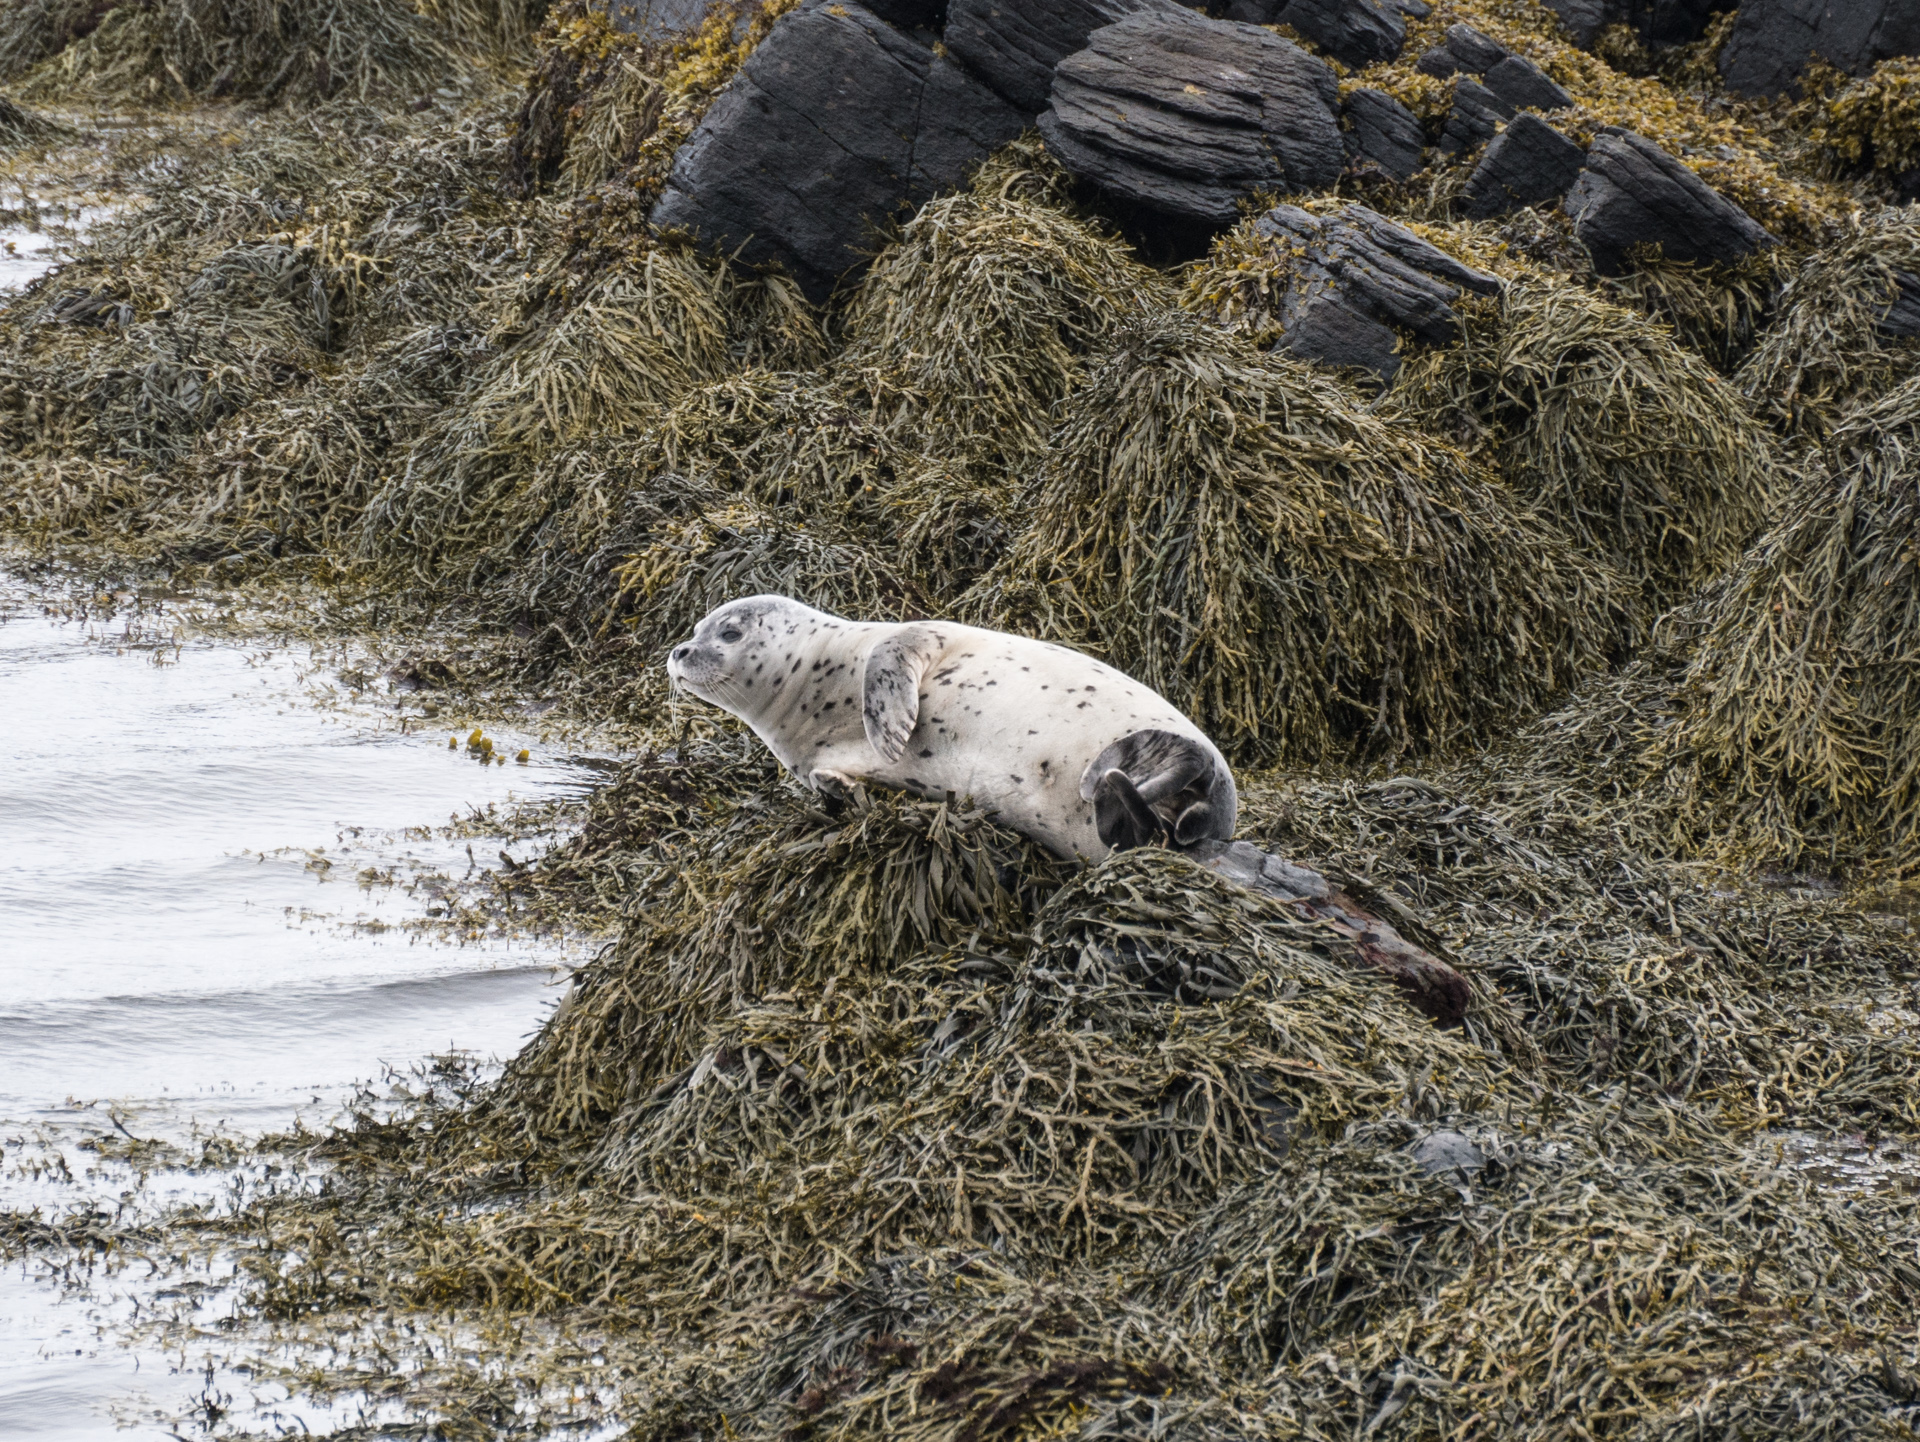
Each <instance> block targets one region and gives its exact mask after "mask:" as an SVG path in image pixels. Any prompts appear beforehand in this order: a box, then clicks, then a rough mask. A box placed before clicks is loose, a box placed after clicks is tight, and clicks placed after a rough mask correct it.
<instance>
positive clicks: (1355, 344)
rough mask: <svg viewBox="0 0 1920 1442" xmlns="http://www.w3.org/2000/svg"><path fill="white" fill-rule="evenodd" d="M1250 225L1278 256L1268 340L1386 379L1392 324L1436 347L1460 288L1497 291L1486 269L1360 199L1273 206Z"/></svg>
mask: <svg viewBox="0 0 1920 1442" xmlns="http://www.w3.org/2000/svg"><path fill="white" fill-rule="evenodd" d="M1254 228H1255V230H1256V231H1257V232H1258V233H1259V234H1261V235H1264V236H1266V237H1268V238H1269V239H1270V240H1272V241H1274V242H1276V243H1277V244H1278V245H1280V246H1281V247H1282V248H1283V254H1284V255H1285V256H1286V258H1287V262H1288V265H1287V269H1288V271H1289V272H1290V273H1289V275H1288V283H1287V289H1286V293H1285V295H1284V296H1283V297H1282V299H1281V302H1280V305H1279V308H1278V319H1279V322H1280V326H1281V332H1282V334H1281V339H1280V341H1279V343H1278V348H1279V349H1282V350H1284V351H1286V352H1287V353H1288V354H1290V355H1295V356H1299V357H1300V358H1301V359H1303V360H1314V361H1319V362H1321V363H1323V364H1326V365H1335V366H1351V367H1358V368H1363V369H1366V370H1370V371H1373V372H1374V373H1375V374H1377V375H1380V376H1383V377H1391V376H1392V375H1393V374H1394V373H1395V372H1396V371H1397V370H1398V369H1399V367H1400V357H1399V355H1398V353H1397V351H1398V347H1399V343H1400V332H1402V331H1408V332H1411V333H1412V334H1413V335H1414V337H1415V338H1417V339H1419V340H1421V341H1425V342H1427V343H1428V344H1432V345H1446V344H1448V343H1450V342H1452V341H1453V340H1455V339H1457V338H1458V336H1459V331H1460V318H1459V316H1458V315H1457V314H1456V313H1455V311H1454V308H1453V303H1454V302H1455V301H1456V300H1458V299H1459V298H1460V293H1461V291H1463V290H1471V291H1473V292H1475V293H1476V294H1480V295H1492V294H1494V293H1495V292H1497V291H1498V290H1499V289H1500V282H1499V280H1498V279H1497V278H1496V277H1494V276H1491V275H1486V274H1484V273H1482V272H1480V271H1477V270H1474V269H1473V268H1472V267H1471V266H1466V265H1462V264H1461V263H1460V262H1459V261H1457V260H1455V259H1454V258H1453V257H1452V256H1450V255H1448V254H1447V253H1446V252H1445V251H1443V250H1440V249H1438V248H1437V247H1435V246H1433V245H1430V244H1428V243H1427V242H1426V241H1424V240H1422V239H1420V237H1419V236H1417V235H1415V234H1414V233H1413V232H1412V231H1410V230H1408V229H1406V228H1405V227H1404V226H1399V225H1395V224H1394V223H1393V222H1392V221H1390V220H1388V219H1387V218H1386V217H1385V216H1383V215H1380V214H1378V213H1376V212H1375V211H1371V210H1368V209H1367V208H1366V207H1365V206H1359V205H1349V206H1347V207H1345V208H1344V209H1343V210H1341V211H1340V212H1339V213H1338V214H1336V215H1332V216H1317V215H1313V214H1311V213H1309V212H1308V211H1305V210H1301V209H1300V208H1299V207H1298V206H1292V205H1278V206H1275V207H1274V208H1273V209H1272V210H1270V211H1268V212H1267V213H1266V214H1265V215H1263V216H1261V217H1260V219H1259V220H1258V221H1256V222H1255V223H1254Z"/></svg>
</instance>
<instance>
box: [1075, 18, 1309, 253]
mask: <svg viewBox="0 0 1920 1442" xmlns="http://www.w3.org/2000/svg"><path fill="white" fill-rule="evenodd" d="M1338 101H1339V92H1338V89H1337V87H1336V85H1335V83H1334V79H1333V74H1332V72H1331V71H1329V70H1328V69H1327V67H1326V66H1325V65H1324V64H1322V63H1321V62H1320V61H1318V60H1316V59H1314V58H1313V57H1312V56H1311V55H1308V54H1307V53H1306V52H1305V51H1304V50H1302V49H1301V48H1300V47H1299V46H1297V45H1294V44H1292V43H1290V42H1289V41H1286V40H1283V39H1281V38H1280V37H1279V36H1278V35H1275V34H1273V33H1272V32H1271V31H1268V30H1262V29H1260V28H1259V27H1257V26H1253V25H1245V24H1239V23H1236V22H1233V21H1225V20H1209V19H1206V18H1205V17H1203V16H1200V15H1196V14H1194V13H1193V12H1192V11H1187V10H1180V11H1175V12H1172V13H1170V14H1155V15H1141V16H1136V17H1134V18H1132V19H1129V20H1123V21H1120V22H1119V23H1118V24H1114V25H1108V26H1104V27H1103V28H1101V29H1099V30H1096V31H1094V32H1093V34H1092V35H1090V36H1088V37H1087V47H1086V49H1084V50H1082V51H1080V52H1079V53H1078V54H1075V55H1071V56H1069V57H1067V58H1066V59H1065V60H1063V61H1061V62H1060V65H1059V67H1058V68H1057V69H1056V70H1055V72H1054V78H1053V93H1052V102H1051V104H1050V105H1049V106H1048V108H1047V111H1046V113H1045V114H1044V115H1042V116H1041V117H1040V119H1039V122H1038V123H1039V127H1040V133H1041V134H1042V135H1043V136H1044V137H1046V142H1047V147H1048V149H1050V150H1052V151H1053V152H1054V154H1055V155H1057V156H1058V157H1059V158H1060V161H1061V163H1062V164H1064V165H1065V166H1066V167H1067V169H1068V170H1070V171H1072V172H1073V173H1074V174H1075V175H1078V176H1081V177H1082V178H1084V179H1086V180H1089V181H1091V182H1092V183H1093V184H1095V185H1097V186H1099V187H1100V188H1101V189H1103V190H1105V191H1107V192H1109V193H1110V194H1113V195H1115V196H1117V197H1119V198H1120V199H1122V200H1124V201H1127V202H1130V203H1132V204H1134V205H1138V206H1143V207H1145V208H1147V209H1148V210H1152V211H1157V212H1160V213H1162V214H1165V215H1171V216H1183V217H1189V218H1191V219H1194V220H1197V221H1202V222H1205V223H1207V224H1210V225H1227V224H1230V223H1232V221H1233V220H1234V219H1235V218H1236V217H1237V215H1238V214H1239V208H1238V202H1239V200H1240V198H1241V197H1242V196H1244V195H1246V194H1248V193H1249V192H1250V191H1252V190H1255V189H1257V188H1259V187H1262V186H1268V187H1272V188H1274V189H1287V190H1306V189H1317V188H1320V187H1324V186H1329V185H1332V184H1333V183H1334V182H1335V181H1336V180H1337V179H1338V178H1339V176H1340V171H1341V164H1342V159H1343V155H1344V147H1343V145H1342V142H1341V136H1340V127H1339V122H1338V121H1337V120H1336V119H1335V116H1334V111H1335V107H1336V106H1337V104H1338Z"/></svg>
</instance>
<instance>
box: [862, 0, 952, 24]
mask: <svg viewBox="0 0 1920 1442" xmlns="http://www.w3.org/2000/svg"><path fill="white" fill-rule="evenodd" d="M866 6H867V9H869V10H871V11H872V12H873V13H874V14H875V15H878V16H879V17H880V18H881V19H882V20H884V21H886V22H887V24H889V25H891V26H893V27H894V29H896V30H909V31H917V30H935V31H937V30H939V29H941V28H942V27H943V26H945V25H946V23H947V0H866Z"/></svg>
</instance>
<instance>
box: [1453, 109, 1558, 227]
mask: <svg viewBox="0 0 1920 1442" xmlns="http://www.w3.org/2000/svg"><path fill="white" fill-rule="evenodd" d="M1585 163H1586V154H1585V152H1584V151H1582V150H1581V149H1580V147H1579V146H1578V145H1576V144H1574V143H1573V141H1571V140H1569V139H1567V137H1566V136H1564V135H1562V134H1561V133H1560V132H1559V131H1557V130H1555V129H1554V128H1553V127H1552V126H1551V125H1549V124H1547V122H1546V121H1544V120H1542V119H1540V118H1539V117H1538V116H1535V115H1516V116H1515V117H1514V118H1513V120H1512V121H1511V122H1510V123H1509V124H1508V125H1507V128H1506V129H1505V130H1503V131H1502V132H1501V133H1500V134H1499V135H1497V136H1495V137H1494V139H1493V141H1492V143H1491V144H1489V145H1488V146H1487V149H1486V153H1485V154H1484V155H1482V156H1481V157H1480V163H1479V164H1478V165H1477V166H1475V167H1474V170H1473V174H1472V175H1470V176H1468V177H1467V189H1466V206H1465V214H1466V217H1467V219H1469V220H1491V219H1493V218H1494V217H1495V216H1497V215H1505V214H1507V213H1508V212H1509V211H1514V210H1519V209H1522V208H1523V207H1525V206H1529V205H1538V204H1540V203H1541V202H1542V201H1545V200H1558V199H1559V198H1560V197H1561V196H1563V195H1565V194H1566V193H1567V192H1568V191H1569V190H1571V189H1572V188H1573V183H1574V181H1576V180H1578V179H1579V178H1580V168H1581V166H1583V165H1584V164H1585Z"/></svg>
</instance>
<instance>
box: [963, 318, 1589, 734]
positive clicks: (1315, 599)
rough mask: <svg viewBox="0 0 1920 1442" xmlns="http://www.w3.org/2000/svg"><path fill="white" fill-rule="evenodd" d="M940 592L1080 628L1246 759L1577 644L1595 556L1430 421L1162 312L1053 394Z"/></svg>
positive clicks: (1467, 689) (1566, 678)
mask: <svg viewBox="0 0 1920 1442" xmlns="http://www.w3.org/2000/svg"><path fill="white" fill-rule="evenodd" d="M1023 509H1024V510H1025V511H1026V512H1027V513H1028V515H1029V516H1030V517H1031V519H1030V521H1029V524H1028V528H1027V529H1026V531H1025V532H1024V533H1023V534H1022V535H1021V537H1020V539H1019V540H1018V541H1017V542H1016V543H1015V547H1014V550H1013V552H1012V553H1011V555H1010V556H1009V557H1008V559H1007V560H1006V561H1004V562H1003V563H1002V564H1001V565H1000V566H999V567H998V568H996V570H995V571H994V572H992V573H991V574H990V575H989V576H988V577H986V578H984V579H983V580H982V581H981V582H980V583H979V584H978V585H977V586H976V587H975V588H974V590H973V591H972V592H971V593H970V594H969V596H968V597H967V598H966V599H964V600H963V601H962V603H961V605H962V609H963V610H964V611H966V612H967V614H969V615H973V616H978V617H980V618H981V619H982V620H983V621H984V622H985V623H986V624H1006V623H1008V622H1011V623H1012V624H1014V625H1015V626H1017V627H1033V628H1036V629H1038V630H1040V631H1042V632H1044V633H1046V634H1051V635H1055V636H1059V637H1061V638H1064V639H1070V640H1075V641H1080V642H1083V643H1091V644H1093V645H1095V646H1097V647H1099V648H1100V649H1101V651H1102V652H1103V653H1104V654H1105V655H1106V656H1107V657H1108V659H1110V660H1111V661H1112V662H1113V663H1114V664H1115V665H1117V666H1119V667H1120V668H1121V669H1122V670H1125V671H1127V672H1128V673H1129V674H1131V675H1134V676H1137V677H1139V678H1140V679H1141V680H1143V681H1146V682H1147V683H1148V684H1149V685H1151V686H1153V687H1154V688H1155V689H1156V690H1159V691H1160V692H1162V693H1163V694H1165V695H1166V696H1168V697H1169V698H1170V699H1172V700H1173V701H1174V702H1175V703H1176V704H1178V705H1179V706H1181V707H1182V709H1184V710H1186V711H1187V712H1188V713H1189V714H1190V715H1192V716H1194V717H1195V719H1196V720H1198V721H1199V722H1200V724H1201V725H1202V726H1203V727H1205V728H1206V729H1207V731H1208V732H1209V734H1210V735H1212V736H1214V737H1215V738H1216V739H1217V740H1218V741H1220V743H1221V744H1222V745H1224V746H1226V747H1227V748H1229V750H1230V751H1231V752H1232V753H1235V754H1237V755H1239V756H1241V757H1242V758H1243V759H1252V758H1258V757H1266V758H1276V759H1277V758H1284V759H1287V760H1290V761H1313V760H1318V759H1321V758H1324V757H1327V756H1330V755H1338V754H1341V753H1343V752H1351V751H1356V750H1366V749H1371V750H1374V751H1377V752H1380V753H1391V752H1395V751H1399V750H1402V749H1405V748H1408V747H1423V748H1424V747H1439V746H1444V745H1446V744H1447V743H1448V742H1449V741H1452V740H1456V739H1458V738H1459V737H1460V736H1461V735H1462V734H1463V733H1464V732H1465V731H1466V730H1467V729H1468V728H1472V727H1478V726H1482V725H1485V724H1486V723H1487V722H1488V721H1490V720H1491V719H1492V718H1493V717H1496V716H1501V715H1511V714H1518V713H1525V712H1528V711H1531V710H1534V709H1537V708H1538V707H1539V705H1540V704H1541V703H1542V702H1544V701H1545V700H1546V699H1547V698H1549V697H1550V696H1552V695H1553V694H1554V692H1555V691H1556V690H1558V689H1560V688H1561V687H1564V686H1565V685H1566V684H1568V683H1569V682H1570V681H1571V680H1572V679H1573V678H1574V677H1576V676H1578V675H1580V674H1581V673H1582V672H1583V671H1585V670H1588V669H1590V668H1592V667H1594V666H1596V665H1598V664H1600V663H1601V662H1602V661H1603V660H1604V659H1605V657H1606V655H1607V652H1608V649H1609V647H1610V645H1611V644H1612V638H1613V637H1614V636H1615V635H1616V634H1617V631H1618V628H1619V625H1620V618H1619V615H1618V614H1617V608H1618V607H1620V606H1621V605H1623V604H1625V598H1624V597H1622V596H1620V595H1619V594H1618V593H1617V582H1616V580H1615V578H1614V576H1613V575H1612V573H1611V572H1610V571H1608V570H1607V569H1606V568H1605V567H1604V566H1601V565H1597V564H1595V563H1594V562H1592V561H1590V560H1587V559H1586V558H1584V557H1583V556H1581V555H1580V554H1579V553H1578V552H1577V551H1575V550H1574V549H1573V548H1572V547H1570V546H1569V545H1568V544H1567V543H1566V541H1565V540H1564V539H1563V538H1562V537H1561V536H1560V535H1559V533H1558V532H1557V531H1556V530H1555V528H1554V527H1553V525H1552V524H1551V523H1549V522H1547V521H1545V520H1544V519H1542V518H1541V517H1540V516H1538V515H1536V514H1535V513H1534V512H1533V511H1532V510H1531V509H1530V508H1529V507H1528V506H1527V505H1526V504H1524V503H1523V502H1521V501H1520V500H1518V499H1517V498H1516V497H1515V496H1514V495H1513V494H1512V493H1511V492H1509V491H1508V490H1507V489H1506V488H1505V487H1503V486H1501V485H1500V484H1499V483H1498V482H1497V481H1494V480H1492V479H1491V478H1490V477H1487V476H1485V475H1483V474H1481V473H1479V472H1476V471H1475V470H1474V469H1472V468H1471V467H1470V466H1469V465H1468V463H1467V462H1466V461H1465V460H1464V459H1463V457H1462V456H1461V455H1460V454H1459V453H1458V452H1457V451H1455V450H1453V449H1451V448H1450V447H1448V446H1446V445H1445V444H1443V443H1438V442H1435V441H1433V440H1431V439H1430V438H1428V437H1426V436H1424V435H1422V434H1421V433H1420V432H1419V431H1416V430H1415V429H1413V428H1412V427H1410V426H1406V425H1402V424H1399V423H1396V422H1393V421H1389V420H1386V419H1383V418H1381V417H1380V416H1378V415H1376V414H1375V413H1373V412H1372V411H1370V410H1368V409H1366V408H1365V407H1364V405H1363V404H1362V403H1361V401H1360V399H1359V397H1358V396H1357V395H1356V394H1355V393H1354V392H1353V391H1351V390H1350V389H1348V388H1347V387H1345V386H1344V385H1342V384H1341V383H1340V382H1338V381H1336V380H1334V379H1332V378H1331V377H1328V376H1326V375H1324V374H1322V373H1320V372H1317V371H1315V370H1314V369H1312V368H1311V367H1309V366H1307V365H1305V364H1302V363H1299V362H1296V361H1293V360H1291V359H1288V358H1285V357H1278V356H1273V355H1269V354H1265V353H1262V352H1260V351H1258V350H1256V349H1254V348H1253V346H1252V345H1251V344H1250V343H1249V342H1247V341H1246V340H1245V339H1243V338H1241V337H1238V336H1235V335H1232V334H1229V333H1227V332H1225V331H1222V330H1221V329H1219V328H1218V327H1216V326H1211V325H1208V324H1207V323H1205V322H1203V321H1201V320H1199V319H1198V318H1196V317H1192V316H1189V315H1186V314H1184V313H1181V312H1178V311H1166V312H1162V313H1160V314H1158V315H1155V316H1152V317H1150V318H1148V319H1146V320H1143V321H1141V322H1138V323H1136V324H1134V325H1132V326H1131V327H1129V328H1128V329H1126V330H1124V331H1123V332H1122V333H1121V335H1120V337H1119V340H1118V342H1117V344H1116V346H1115V347H1114V349H1113V350H1112V351H1111V352H1110V353H1109V354H1108V355H1106V356H1105V357H1104V358H1102V360H1101V361H1100V363H1099V364H1098V366H1097V367H1096V368H1095V369H1094V370H1093V372H1092V374H1091V375H1090V376H1089V378H1088V380H1087V382H1086V383H1085V384H1084V385H1083V386H1081V387H1080V388H1079V389H1078V390H1076V391H1075V392H1074V393H1073V394H1072V395H1071V396H1069V398H1068V399H1067V400H1066V402H1064V403H1063V406H1062V409H1061V421H1060V426H1059V429H1058V431H1057V432H1056V435H1055V437H1054V439H1053V442H1052V445H1051V447H1050V450H1049V452H1048V454H1047V457H1046V460H1045V468H1044V472H1043V474H1042V476H1041V478H1040V481H1039V483H1038V485H1037V486H1036V487H1034V489H1033V492H1032V494H1031V496H1030V497H1029V498H1028V500H1027V501H1026V502H1025V503H1024V505H1023Z"/></svg>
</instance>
